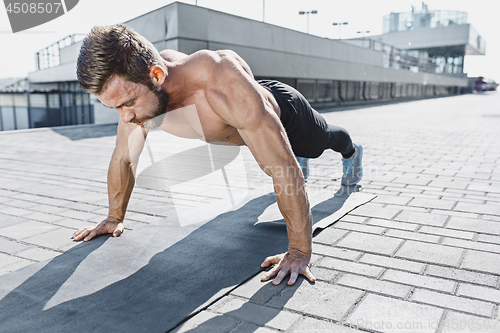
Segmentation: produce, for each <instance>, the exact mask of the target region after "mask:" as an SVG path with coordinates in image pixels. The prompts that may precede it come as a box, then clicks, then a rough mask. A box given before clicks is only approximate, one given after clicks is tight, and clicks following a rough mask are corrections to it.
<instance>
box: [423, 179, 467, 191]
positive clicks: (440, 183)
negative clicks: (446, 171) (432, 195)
mask: <svg viewBox="0 0 500 333" xmlns="http://www.w3.org/2000/svg"><path fill="white" fill-rule="evenodd" d="M469 185H470V182H465V181H460V180H450V181H445V180H440V179H435V180H432V181H431V182H430V183H429V184H428V186H430V187H441V188H456V189H460V190H465V189H466V188H467V187H468V186H469Z"/></svg>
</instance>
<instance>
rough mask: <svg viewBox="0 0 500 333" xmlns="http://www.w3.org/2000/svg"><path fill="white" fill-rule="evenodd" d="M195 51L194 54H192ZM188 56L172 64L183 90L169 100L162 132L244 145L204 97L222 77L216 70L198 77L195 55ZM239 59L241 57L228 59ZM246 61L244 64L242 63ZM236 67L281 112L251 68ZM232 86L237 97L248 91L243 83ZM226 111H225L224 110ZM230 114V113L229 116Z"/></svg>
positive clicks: (214, 141)
mask: <svg viewBox="0 0 500 333" xmlns="http://www.w3.org/2000/svg"><path fill="white" fill-rule="evenodd" d="M214 53H216V56H220V57H234V56H233V54H232V53H226V52H225V51H218V52H214ZM195 55H196V54H195ZM190 57H193V55H192V56H189V57H187V58H185V59H183V60H182V61H181V62H180V64H179V65H178V66H176V67H174V71H175V72H174V73H173V74H174V75H175V78H174V80H175V79H176V78H181V77H182V78H183V80H182V81H181V80H180V79H178V81H179V82H180V84H181V85H182V88H183V89H182V93H181V94H176V96H174V98H173V102H172V103H170V104H169V107H168V112H167V114H166V115H165V121H163V123H162V125H161V126H160V129H162V130H163V131H165V132H168V133H171V134H173V135H176V136H180V137H185V138H193V139H201V140H204V141H206V142H209V143H213V144H231V145H245V142H244V140H243V139H242V137H241V136H240V133H239V132H238V130H237V128H236V127H235V126H233V124H231V122H230V121H227V120H226V119H223V117H224V115H222V116H221V112H220V111H219V110H218V109H217V105H211V104H210V103H209V101H208V100H207V97H206V95H207V92H208V90H211V89H214V88H216V87H215V86H216V85H220V84H221V81H223V80H224V79H225V78H224V77H219V76H218V75H217V74H218V73H217V71H216V70H215V71H212V70H210V69H208V70H207V72H208V73H209V74H208V75H209V77H207V78H204V79H200V78H198V77H197V76H196V74H194V73H196V66H199V65H198V64H196V59H189V58H190ZM231 60H232V61H234V62H236V63H238V62H239V61H243V60H241V58H236V57H235V58H234V59H231ZM245 65H246V64H245ZM234 70H235V71H239V72H241V73H239V74H240V75H250V78H249V80H250V81H252V86H253V88H254V89H256V90H257V92H258V94H259V96H260V98H262V100H263V103H264V104H267V105H268V106H269V108H268V109H270V110H272V111H273V112H275V113H276V115H277V116H278V117H279V116H280V108H279V106H278V104H277V102H276V100H275V98H274V96H273V94H272V93H271V92H270V91H268V90H267V89H265V88H263V87H262V86H260V85H259V83H258V82H257V81H255V79H254V78H253V75H252V74H251V72H248V71H249V69H248V70H246V69H245V68H244V67H243V66H235V68H234ZM231 89H235V91H236V93H237V94H238V96H239V98H245V95H246V94H248V93H249V92H248V91H246V90H247V89H245V88H244V87H242V88H240V89H239V90H238V87H231ZM233 111H234V112H236V110H229V112H233ZM245 112H246V113H251V112H253V110H252V109H247V110H244V112H241V110H238V114H240V115H242V116H249V117H250V116H251V115H250V114H245ZM226 113H227V112H226ZM228 118H231V117H228Z"/></svg>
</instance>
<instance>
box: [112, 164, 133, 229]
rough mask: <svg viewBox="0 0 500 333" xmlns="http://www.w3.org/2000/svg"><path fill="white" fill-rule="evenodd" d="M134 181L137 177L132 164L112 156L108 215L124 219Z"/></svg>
mask: <svg viewBox="0 0 500 333" xmlns="http://www.w3.org/2000/svg"><path fill="white" fill-rule="evenodd" d="M134 183H135V178H134V173H133V172H132V168H131V164H130V163H129V162H127V161H124V160H120V159H116V158H112V160H111V163H110V165H109V169H108V198H109V214H108V217H112V218H116V219H118V220H120V221H123V220H124V218H125V213H126V211H127V206H128V202H129V200H130V196H131V195H132V190H133V188H134Z"/></svg>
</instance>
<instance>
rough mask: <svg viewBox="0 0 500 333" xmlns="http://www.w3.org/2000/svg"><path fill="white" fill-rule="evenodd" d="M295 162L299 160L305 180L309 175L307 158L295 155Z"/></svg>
mask: <svg viewBox="0 0 500 333" xmlns="http://www.w3.org/2000/svg"><path fill="white" fill-rule="evenodd" d="M295 158H296V159H297V162H299V165H300V168H301V169H302V174H303V175H304V179H305V180H307V177H309V159H308V158H305V157H298V156H295Z"/></svg>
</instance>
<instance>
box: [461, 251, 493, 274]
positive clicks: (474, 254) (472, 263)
mask: <svg viewBox="0 0 500 333" xmlns="http://www.w3.org/2000/svg"><path fill="white" fill-rule="evenodd" d="M499 263H500V254H497V253H488V252H482V251H473V250H469V251H467V253H466V254H465V256H464V260H463V261H462V264H461V265H460V268H465V269H471V270H475V271H480V272H487V273H493V274H497V275H500V265H499Z"/></svg>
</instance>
